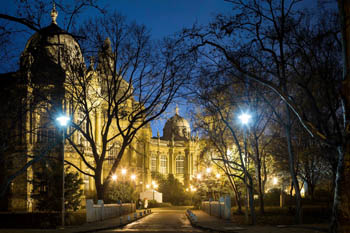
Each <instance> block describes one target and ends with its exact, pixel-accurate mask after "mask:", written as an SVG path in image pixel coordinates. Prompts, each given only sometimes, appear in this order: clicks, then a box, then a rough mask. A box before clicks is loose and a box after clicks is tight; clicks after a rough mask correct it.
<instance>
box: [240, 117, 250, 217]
mask: <svg viewBox="0 0 350 233" xmlns="http://www.w3.org/2000/svg"><path fill="white" fill-rule="evenodd" d="M238 118H239V119H240V121H241V123H242V125H243V126H244V129H243V140H244V160H243V163H244V166H243V167H244V180H245V183H246V186H247V190H246V205H245V219H246V222H247V223H248V221H249V220H248V219H249V217H248V203H249V201H248V185H247V173H248V172H247V168H246V167H245V166H247V165H248V156H247V135H246V133H247V132H246V130H247V129H246V127H247V125H248V123H249V121H250V118H251V115H249V114H247V113H242V114H241V115H240V116H239V117H238Z"/></svg>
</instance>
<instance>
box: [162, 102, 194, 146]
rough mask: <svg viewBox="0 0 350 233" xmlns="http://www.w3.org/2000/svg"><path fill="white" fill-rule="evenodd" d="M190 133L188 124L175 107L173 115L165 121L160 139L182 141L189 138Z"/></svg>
mask: <svg viewBox="0 0 350 233" xmlns="http://www.w3.org/2000/svg"><path fill="white" fill-rule="evenodd" d="M190 134H191V127H190V124H189V123H188V121H187V120H186V119H185V118H183V117H181V116H180V115H179V110H178V107H176V111H175V115H174V116H173V117H171V118H170V119H168V120H167V122H166V123H165V126H164V128H163V137H162V139H164V140H172V139H174V140H175V141H184V140H189V139H190Z"/></svg>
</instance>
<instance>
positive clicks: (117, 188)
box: [104, 182, 138, 204]
mask: <svg viewBox="0 0 350 233" xmlns="http://www.w3.org/2000/svg"><path fill="white" fill-rule="evenodd" d="M137 196H138V195H137V193H136V191H135V189H134V187H133V185H131V184H130V183H129V182H120V183H113V184H112V185H110V187H109V188H108V190H107V192H106V196H105V200H104V201H105V203H107V204H108V203H116V202H118V201H121V202H122V203H130V202H132V201H135V200H137Z"/></svg>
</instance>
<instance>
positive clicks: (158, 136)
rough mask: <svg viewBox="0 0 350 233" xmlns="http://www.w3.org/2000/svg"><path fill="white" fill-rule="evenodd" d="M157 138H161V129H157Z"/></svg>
mask: <svg viewBox="0 0 350 233" xmlns="http://www.w3.org/2000/svg"><path fill="white" fill-rule="evenodd" d="M157 138H160V135H159V130H158V129H157Z"/></svg>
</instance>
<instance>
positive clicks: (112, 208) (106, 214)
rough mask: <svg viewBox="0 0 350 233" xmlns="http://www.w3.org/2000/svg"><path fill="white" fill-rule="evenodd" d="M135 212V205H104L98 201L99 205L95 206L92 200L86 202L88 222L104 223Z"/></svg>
mask: <svg viewBox="0 0 350 233" xmlns="http://www.w3.org/2000/svg"><path fill="white" fill-rule="evenodd" d="M135 211H136V207H135V204H134V203H125V204H104V203H103V201H102V200H98V202H97V204H94V201H93V200H92V199H87V200H86V222H95V221H102V220H104V219H107V218H113V217H118V216H122V215H125V214H129V213H133V212H135Z"/></svg>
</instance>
